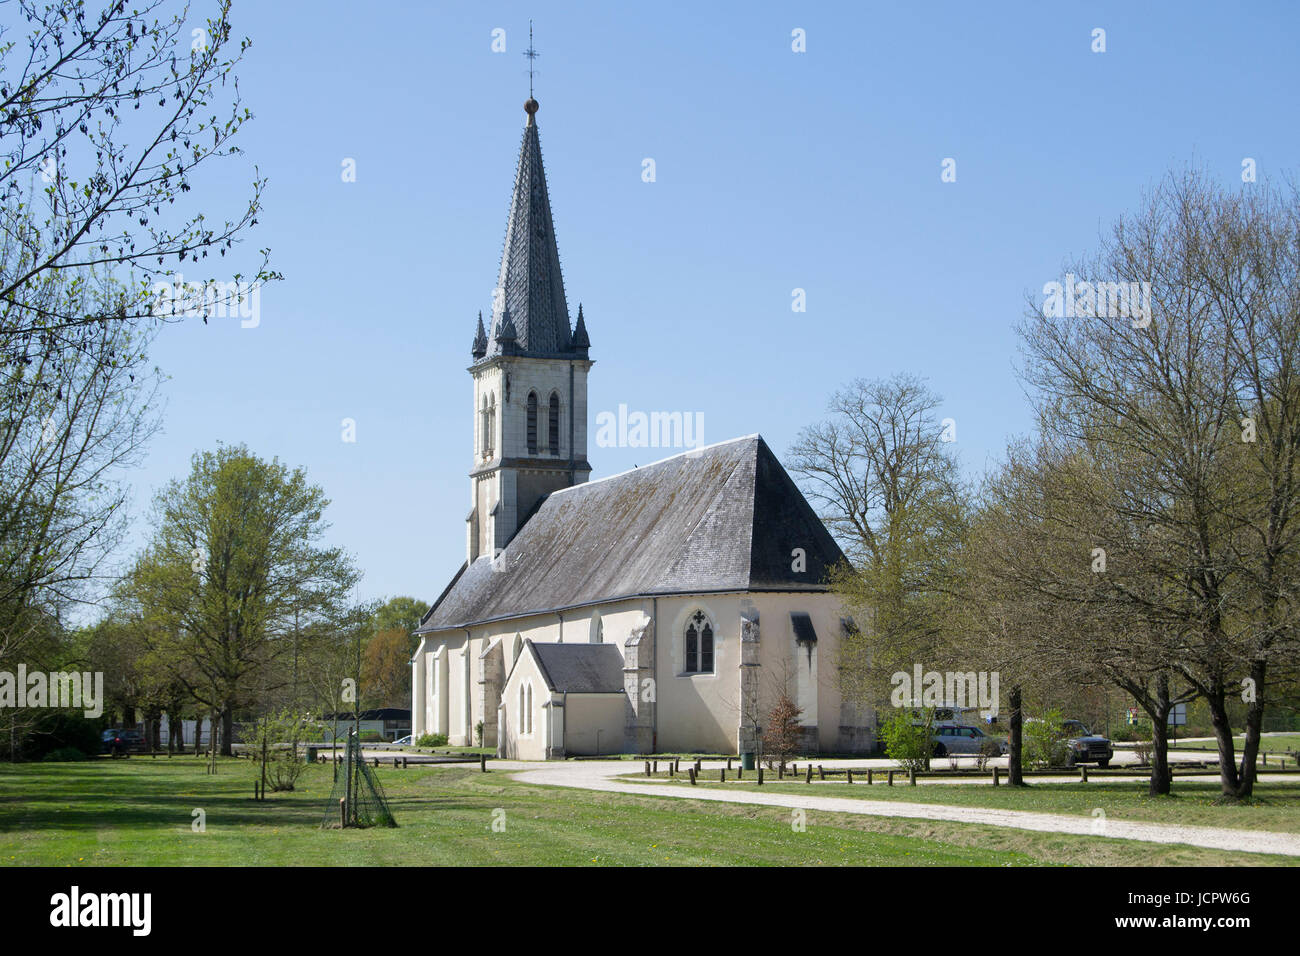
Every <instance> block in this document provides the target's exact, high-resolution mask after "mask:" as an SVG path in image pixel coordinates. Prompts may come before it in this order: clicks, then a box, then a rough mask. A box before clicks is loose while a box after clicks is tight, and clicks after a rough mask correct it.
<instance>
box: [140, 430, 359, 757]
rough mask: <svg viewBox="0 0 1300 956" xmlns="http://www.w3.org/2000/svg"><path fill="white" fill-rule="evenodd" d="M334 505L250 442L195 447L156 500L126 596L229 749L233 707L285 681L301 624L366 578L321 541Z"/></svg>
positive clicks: (324, 612)
mask: <svg viewBox="0 0 1300 956" xmlns="http://www.w3.org/2000/svg"><path fill="white" fill-rule="evenodd" d="M328 504H329V502H328V500H327V499H326V498H325V495H324V492H323V491H322V490H321V489H320V487H319V486H316V485H312V484H310V483H309V482H308V480H307V476H306V473H305V472H304V471H303V470H302V469H300V468H299V469H293V470H290V469H289V468H287V467H286V466H285V465H283V464H281V463H280V462H279V460H278V459H276V460H272V461H269V462H268V461H265V460H263V459H260V458H258V457H256V456H255V455H253V454H252V453H251V452H249V451H248V449H247V448H245V447H244V446H242V445H238V446H222V447H219V448H218V449H217V450H216V451H213V452H199V453H196V454H195V455H194V457H193V459H192V470H191V473H190V475H189V476H188V477H187V478H186V479H185V480H184V481H178V480H173V481H172V482H170V483H169V484H168V485H167V486H166V487H165V488H164V489H163V490H162V491H161V492H159V494H158V495H157V496H156V498H155V500H154V526H155V528H156V531H155V533H154V537H153V539H152V541H151V542H150V543H149V545H148V547H147V548H146V549H145V551H144V552H143V553H142V554H141V555H140V556H139V558H138V559H137V561H136V563H135V565H134V567H133V568H132V570H131V573H130V575H129V576H128V578H127V580H126V582H124V589H123V593H124V595H126V596H128V597H129V599H130V601H131V602H132V603H133V604H134V607H135V609H136V611H137V613H138V614H139V615H140V616H141V617H142V618H143V619H144V620H146V621H147V622H148V623H150V624H151V625H154V626H153V627H151V628H149V629H148V630H147V631H146V634H147V635H148V636H149V639H150V641H151V646H152V647H154V648H155V649H156V650H157V652H158V654H159V659H160V660H162V661H165V662H167V663H168V665H169V667H170V670H171V673H172V675H173V676H174V677H175V679H176V680H178V681H180V682H181V683H182V684H183V685H184V686H185V688H186V690H187V691H188V692H189V693H190V694H191V695H192V696H193V697H194V698H195V699H196V700H198V701H199V702H201V703H202V704H203V705H205V706H206V707H208V708H210V709H211V710H212V711H213V712H215V713H217V714H218V715H219V716H220V719H221V722H222V742H221V751H222V753H223V754H229V753H230V745H231V730H232V724H233V717H234V712H235V709H236V708H237V707H239V706H241V705H253V704H256V703H260V701H259V699H258V698H262V697H263V695H265V694H266V693H267V692H269V691H270V690H274V689H276V688H277V687H283V686H284V685H285V684H286V683H287V682H288V679H289V678H288V677H287V676H286V675H287V669H286V668H285V667H284V661H285V659H286V656H287V655H292V653H293V650H294V646H295V643H294V641H293V640H292V638H293V635H294V634H295V632H296V629H297V628H298V627H300V626H303V625H304V624H305V626H308V627H314V628H318V629H320V630H327V629H328V625H329V622H331V621H336V620H338V619H339V618H340V617H341V616H342V615H343V613H344V612H345V608H346V599H347V595H348V592H349V591H350V589H351V588H352V587H353V586H354V585H355V584H356V582H357V580H358V579H359V574H358V572H357V571H356V569H355V568H354V567H353V564H352V562H351V560H350V558H349V557H348V556H347V555H346V554H345V553H344V552H343V551H342V550H341V549H339V548H333V547H327V546H324V545H323V544H322V538H323V537H324V535H325V532H326V531H327V529H328V524H327V523H326V522H325V520H324V513H325V509H326V507H327V506H328Z"/></svg>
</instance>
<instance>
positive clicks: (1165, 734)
mask: <svg viewBox="0 0 1300 956" xmlns="http://www.w3.org/2000/svg"><path fill="white" fill-rule="evenodd" d="M1151 703H1152V704H1154V705H1155V706H1154V707H1150V708H1147V713H1148V715H1149V716H1150V717H1151V783H1150V785H1149V786H1148V787H1147V793H1148V794H1150V795H1151V796H1153V797H1167V796H1168V795H1169V788H1170V785H1171V783H1172V778H1171V776H1170V773H1169V711H1170V710H1171V709H1172V706H1171V705H1170V703H1169V675H1167V674H1161V675H1160V676H1159V677H1157V678H1156V692H1155V697H1154V699H1153V700H1152V701H1151Z"/></svg>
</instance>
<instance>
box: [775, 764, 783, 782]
mask: <svg viewBox="0 0 1300 956" xmlns="http://www.w3.org/2000/svg"><path fill="white" fill-rule="evenodd" d="M776 779H777V780H784V779H785V764H779V765H778V766H777V768H776Z"/></svg>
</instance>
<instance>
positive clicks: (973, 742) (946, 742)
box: [930, 724, 1002, 757]
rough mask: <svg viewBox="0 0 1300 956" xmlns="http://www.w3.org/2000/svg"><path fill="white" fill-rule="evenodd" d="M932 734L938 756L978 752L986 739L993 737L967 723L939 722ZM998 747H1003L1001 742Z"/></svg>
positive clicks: (932, 741)
mask: <svg viewBox="0 0 1300 956" xmlns="http://www.w3.org/2000/svg"><path fill="white" fill-rule="evenodd" d="M930 734H931V736H930V741H931V743H933V744H934V751H933V752H934V755H935V756H936V757H946V756H948V755H949V754H978V753H980V750H981V749H982V747H983V746H984V741H986V740H992V739H993V738H991V737H989V735H988V734H986V733H984V731H982V730H980V729H979V728H978V727H971V726H969V725H967V724H938V725H936V726H935V727H933V728H931V731H930ZM998 749H999V750H1001V749H1002V748H1001V745H1000V744H999V748H998Z"/></svg>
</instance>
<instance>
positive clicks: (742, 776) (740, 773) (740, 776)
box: [736, 764, 745, 780]
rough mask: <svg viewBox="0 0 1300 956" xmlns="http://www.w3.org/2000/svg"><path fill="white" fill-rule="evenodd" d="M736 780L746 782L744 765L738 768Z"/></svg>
mask: <svg viewBox="0 0 1300 956" xmlns="http://www.w3.org/2000/svg"><path fill="white" fill-rule="evenodd" d="M736 779H737V780H744V779H745V766H744V764H741V765H740V766H739V767H737V768H736Z"/></svg>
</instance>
